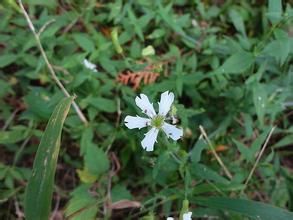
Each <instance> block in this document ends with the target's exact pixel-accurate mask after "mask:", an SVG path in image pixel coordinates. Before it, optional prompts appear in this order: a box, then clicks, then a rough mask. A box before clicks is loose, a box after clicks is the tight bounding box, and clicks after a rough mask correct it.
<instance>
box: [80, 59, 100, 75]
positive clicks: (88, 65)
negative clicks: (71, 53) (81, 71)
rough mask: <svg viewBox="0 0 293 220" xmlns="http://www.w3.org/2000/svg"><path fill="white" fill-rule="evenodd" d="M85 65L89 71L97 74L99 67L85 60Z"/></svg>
mask: <svg viewBox="0 0 293 220" xmlns="http://www.w3.org/2000/svg"><path fill="white" fill-rule="evenodd" d="M83 65H84V66H85V67H86V68H87V69H90V70H92V71H94V72H97V69H96V68H97V66H96V65H95V64H93V63H91V62H90V61H88V60H87V59H84V60H83Z"/></svg>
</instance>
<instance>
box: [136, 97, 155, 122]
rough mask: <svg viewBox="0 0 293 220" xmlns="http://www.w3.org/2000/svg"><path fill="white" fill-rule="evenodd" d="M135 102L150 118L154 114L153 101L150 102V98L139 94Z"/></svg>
mask: <svg viewBox="0 0 293 220" xmlns="http://www.w3.org/2000/svg"><path fill="white" fill-rule="evenodd" d="M135 103H136V105H137V106H138V107H139V108H140V109H141V110H142V112H143V113H145V114H146V115H147V116H149V117H150V118H152V117H153V116H155V115H156V112H155V109H154V106H153V103H150V100H149V99H148V97H147V96H146V95H144V94H140V97H139V96H136V98H135Z"/></svg>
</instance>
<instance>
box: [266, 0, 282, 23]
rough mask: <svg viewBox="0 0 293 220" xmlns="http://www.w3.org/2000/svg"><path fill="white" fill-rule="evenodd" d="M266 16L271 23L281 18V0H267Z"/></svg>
mask: <svg viewBox="0 0 293 220" xmlns="http://www.w3.org/2000/svg"><path fill="white" fill-rule="evenodd" d="M268 3H269V5H268V6H269V7H268V13H267V16H268V18H269V19H270V21H271V22H272V23H273V24H276V23H278V22H279V21H280V20H281V19H282V11H283V10H282V0H269V1H268Z"/></svg>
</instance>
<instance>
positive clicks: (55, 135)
mask: <svg viewBox="0 0 293 220" xmlns="http://www.w3.org/2000/svg"><path fill="white" fill-rule="evenodd" d="M72 101H73V97H68V98H64V99H63V100H61V101H60V102H59V103H58V105H57V106H56V108H55V109H54V112H53V113H52V115H51V117H50V120H49V122H48V124H47V127H46V130H45V132H44V135H43V137H42V139H41V142H40V145H39V147H38V150H37V154H36V157H35V160H34V165H33V170H32V176H31V177H30V179H29V182H28V185H27V187H26V192H25V201H24V207H25V209H24V210H25V216H26V219H27V220H46V219H49V214H50V211H51V202H52V194H53V185H54V176H55V171H56V165H57V159H58V154H59V149H60V140H61V131H62V127H63V123H64V121H65V118H66V116H67V114H68V112H69V109H70V105H71V103H72Z"/></svg>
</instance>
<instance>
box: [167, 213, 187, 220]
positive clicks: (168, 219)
mask: <svg viewBox="0 0 293 220" xmlns="http://www.w3.org/2000/svg"><path fill="white" fill-rule="evenodd" d="M191 216H192V212H187V213H184V214H183V220H192V218H191ZM167 220H174V218H173V217H168V218H167Z"/></svg>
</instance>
